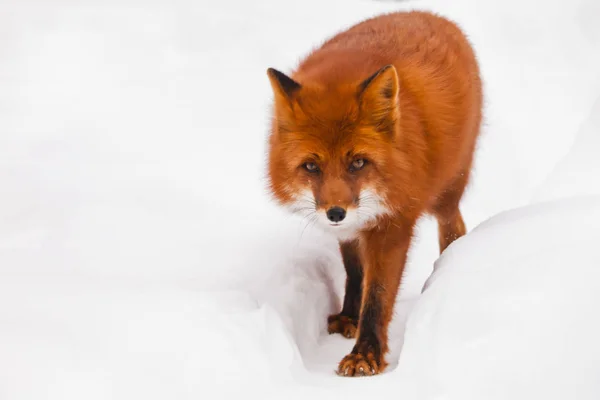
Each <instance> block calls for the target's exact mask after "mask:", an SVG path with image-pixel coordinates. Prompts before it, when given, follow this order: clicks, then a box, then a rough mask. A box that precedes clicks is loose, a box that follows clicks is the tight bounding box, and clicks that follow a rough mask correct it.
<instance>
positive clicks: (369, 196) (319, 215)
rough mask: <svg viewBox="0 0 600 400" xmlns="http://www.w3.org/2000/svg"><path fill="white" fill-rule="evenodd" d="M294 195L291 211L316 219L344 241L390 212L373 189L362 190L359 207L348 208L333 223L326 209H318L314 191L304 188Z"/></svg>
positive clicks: (324, 228) (290, 206) (353, 237)
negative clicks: (337, 220)
mask: <svg viewBox="0 0 600 400" xmlns="http://www.w3.org/2000/svg"><path fill="white" fill-rule="evenodd" d="M294 197H295V201H294V202H293V203H291V204H290V205H289V206H288V208H289V210H290V211H291V212H293V213H295V214H298V215H301V216H303V217H305V218H307V219H308V220H309V221H310V222H312V220H314V222H315V224H316V225H317V226H319V227H321V228H322V229H323V230H325V231H326V232H328V233H330V234H332V235H333V236H335V237H336V238H337V239H338V240H339V241H342V242H344V241H350V240H352V239H355V238H356V237H357V236H358V233H359V231H360V230H362V229H364V228H367V227H369V226H372V225H373V224H374V223H375V222H376V221H377V218H378V217H380V216H383V215H385V214H389V209H388V208H387V207H386V205H385V201H384V200H383V198H382V197H381V196H379V195H378V194H377V193H376V192H375V191H373V190H371V189H364V190H362V191H361V193H360V196H359V201H358V207H352V208H349V209H348V210H346V217H345V218H344V220H343V221H341V222H339V223H337V224H333V223H332V222H331V221H330V220H329V219H328V218H327V215H326V214H325V210H318V211H317V210H316V208H315V206H316V202H315V198H314V196H313V194H312V191H310V190H304V191H303V192H301V193H299V194H297V195H296V196H294Z"/></svg>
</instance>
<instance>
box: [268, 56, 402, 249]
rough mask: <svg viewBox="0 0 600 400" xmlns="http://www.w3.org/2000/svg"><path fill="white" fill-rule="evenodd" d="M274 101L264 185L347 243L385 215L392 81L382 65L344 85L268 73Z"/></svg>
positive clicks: (394, 102)
mask: <svg viewBox="0 0 600 400" xmlns="http://www.w3.org/2000/svg"><path fill="white" fill-rule="evenodd" d="M267 74H268V77H269V80H270V82H271V86H272V89H273V94H274V107H273V125H272V131H271V137H270V148H269V183H270V189H271V192H272V194H273V195H274V197H275V198H276V199H277V200H278V201H279V203H280V204H282V205H284V206H287V207H288V208H289V209H290V210H291V211H292V212H294V213H298V214H300V215H302V216H305V217H307V218H309V219H310V221H311V222H315V223H317V224H319V225H321V226H322V227H323V228H325V229H326V230H328V231H330V232H332V233H334V234H335V235H336V236H337V237H338V238H339V239H340V240H346V239H351V238H353V237H354V236H355V235H356V233H357V232H358V231H360V230H361V229H365V228H368V227H370V226H374V225H375V224H376V223H377V221H378V219H380V218H381V217H383V216H384V215H386V214H389V213H390V212H391V211H390V208H389V205H388V202H387V195H388V193H387V190H388V187H389V186H390V179H391V177H390V173H389V170H390V168H389V167H388V165H389V164H391V163H393V158H394V153H393V143H394V141H395V137H396V135H397V134H398V130H399V119H400V118H399V117H400V115H399V114H400V110H399V106H398V91H399V84H398V76H397V73H396V69H395V68H394V67H393V66H392V65H388V66H385V67H383V68H381V69H380V70H378V71H376V72H375V73H373V74H372V75H371V76H367V77H364V78H363V79H362V80H359V81H356V82H352V83H347V84H342V85H340V84H335V85H334V84H323V83H314V82H310V81H309V80H306V81H305V82H302V83H299V82H297V81H295V80H293V79H292V78H290V77H288V76H286V75H284V74H283V73H281V72H279V71H277V70H275V69H272V68H270V69H268V71H267Z"/></svg>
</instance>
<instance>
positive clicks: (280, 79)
mask: <svg viewBox="0 0 600 400" xmlns="http://www.w3.org/2000/svg"><path fill="white" fill-rule="evenodd" d="M267 75H268V76H269V80H270V81H271V87H272V88H273V92H274V94H275V96H276V97H281V98H285V99H287V100H288V101H289V100H291V98H292V96H293V95H294V93H296V92H297V91H298V90H300V88H301V86H300V84H299V83H298V82H296V81H295V80H293V79H292V78H290V77H289V76H287V75H286V74H284V73H283V72H279V71H277V70H276V69H275V68H269V69H267Z"/></svg>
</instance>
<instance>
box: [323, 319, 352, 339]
mask: <svg viewBox="0 0 600 400" xmlns="http://www.w3.org/2000/svg"><path fill="white" fill-rule="evenodd" d="M357 326H358V323H357V321H356V320H355V319H354V318H350V317H346V316H344V315H340V314H334V315H330V316H329V318H327V331H328V332H329V333H330V334H333V333H339V334H340V335H342V336H344V337H347V338H349V339H350V338H353V337H356V329H357Z"/></svg>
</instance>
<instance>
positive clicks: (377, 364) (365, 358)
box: [337, 351, 387, 376]
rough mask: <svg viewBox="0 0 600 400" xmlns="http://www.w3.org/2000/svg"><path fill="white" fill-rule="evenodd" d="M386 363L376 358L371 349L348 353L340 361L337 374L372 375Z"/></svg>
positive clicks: (377, 372) (379, 371)
mask: <svg viewBox="0 0 600 400" xmlns="http://www.w3.org/2000/svg"><path fill="white" fill-rule="evenodd" d="M386 366H387V363H386V362H385V361H384V360H383V359H380V360H377V358H376V357H375V354H374V353H373V352H372V351H368V352H366V353H364V354H363V353H358V354H348V355H347V356H346V357H344V358H343V359H342V361H340V364H339V366H338V370H337V374H338V375H341V376H372V375H377V374H379V373H381V372H383V370H384V369H385V367H386Z"/></svg>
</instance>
